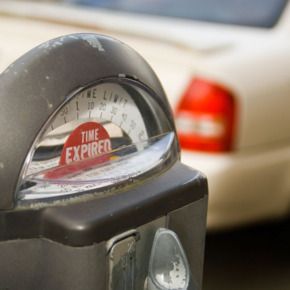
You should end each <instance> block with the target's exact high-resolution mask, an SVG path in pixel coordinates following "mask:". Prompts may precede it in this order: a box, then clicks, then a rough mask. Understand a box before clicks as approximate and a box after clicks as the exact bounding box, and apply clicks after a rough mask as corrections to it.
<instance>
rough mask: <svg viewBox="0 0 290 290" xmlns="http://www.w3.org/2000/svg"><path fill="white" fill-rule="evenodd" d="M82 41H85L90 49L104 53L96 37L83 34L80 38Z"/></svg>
mask: <svg viewBox="0 0 290 290" xmlns="http://www.w3.org/2000/svg"><path fill="white" fill-rule="evenodd" d="M81 38H82V39H83V40H85V41H86V42H87V43H88V44H89V45H90V46H91V47H93V48H96V49H97V50H98V51H101V52H104V51H105V49H104V48H103V46H102V44H101V42H100V41H99V39H98V37H97V36H96V35H91V34H87V35H86V34H84V35H82V36H81Z"/></svg>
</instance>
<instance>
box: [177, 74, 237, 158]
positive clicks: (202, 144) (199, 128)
mask: <svg viewBox="0 0 290 290" xmlns="http://www.w3.org/2000/svg"><path fill="white" fill-rule="evenodd" d="M234 117H235V101H234V98H233V96H232V94H231V92H229V91H228V90H227V89H225V88H223V87H221V86H219V85H217V84H215V83H212V82H209V81H207V80H202V79H193V80H192V82H191V83H190V85H189V86H188V88H187V89H186V91H185V93H184V95H183V96H182V98H181V101H180V103H179V105H178V107H177V112H176V126H177V132H178V136H179V142H180V145H181V147H182V148H184V149H190V150H201V151H211V152H224V151H230V150H232V148H233V133H234V132H233V131H234Z"/></svg>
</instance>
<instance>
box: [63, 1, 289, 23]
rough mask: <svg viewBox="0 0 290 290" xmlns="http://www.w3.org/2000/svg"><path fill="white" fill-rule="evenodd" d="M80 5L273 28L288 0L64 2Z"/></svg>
mask: <svg viewBox="0 0 290 290" xmlns="http://www.w3.org/2000/svg"><path fill="white" fill-rule="evenodd" d="M67 1H68V2H71V3H72V2H73V3H77V4H82V5H92V6H95V7H102V8H107V9H114V10H121V11H126V12H133V13H145V14H152V15H159V16H170V17H178V18H184V19H192V20H199V21H207V22H218V23H225V24H235V25H246V26H256V27H268V28H270V27H273V26H274V25H275V24H276V23H277V21H278V19H279V17H280V15H281V13H282V11H283V8H284V7H285V5H286V3H287V0H67Z"/></svg>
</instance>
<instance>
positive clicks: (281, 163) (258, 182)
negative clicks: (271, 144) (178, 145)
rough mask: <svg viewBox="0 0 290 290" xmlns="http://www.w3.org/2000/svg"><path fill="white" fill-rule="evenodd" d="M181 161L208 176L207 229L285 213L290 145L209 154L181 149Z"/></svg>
mask: <svg viewBox="0 0 290 290" xmlns="http://www.w3.org/2000/svg"><path fill="white" fill-rule="evenodd" d="M181 159H182V162H183V163H185V164H187V165H189V166H191V167H194V168H197V169H198V170H200V171H202V172H203V173H204V174H205V175H206V176H207V177H208V184H209V207H208V221H207V223H208V229H209V230H214V229H222V228H227V227H233V226H237V225H242V224H246V223H250V222H257V221H259V220H263V219H271V218H277V217H281V216H283V215H285V214H286V213H287V212H288V207H289V196H290V195H289V192H290V147H289V146H285V147H280V148H270V149H268V150H248V151H243V153H239V152H238V153H230V154H208V153H199V152H190V151H182V154H181Z"/></svg>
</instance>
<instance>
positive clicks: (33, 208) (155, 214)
mask: <svg viewBox="0 0 290 290" xmlns="http://www.w3.org/2000/svg"><path fill="white" fill-rule="evenodd" d="M0 136H1V142H0V289H1V290H2V289H7V290H8V289H9V290H10V289H11V290H12V289H21V290H33V289H41V290H45V289H47V290H58V289H59V290H84V289H86V290H93V289H94V290H95V289H100V290H140V289H144V290H159V289H160V290H161V289H162V290H166V289H176V290H177V289H178V290H183V289H184V290H185V289H188V290H193V289H194V290H195V289H197V290H198V289H201V281H202V266H203V250H204V237H205V220H206V208H207V183H206V179H205V177H204V176H203V175H202V174H201V173H199V172H198V171H196V170H193V169H189V168H188V167H186V166H184V165H182V164H181V163H180V161H179V146H178V142H177V139H176V133H175V128H174V122H173V117H172V114H171V111H170V107H169V104H168V102H167V99H166V96H165V94H164V91H163V89H162V87H161V85H160V83H159V81H158V79H157V77H156V75H155V74H154V72H153V71H152V69H151V68H150V67H149V65H148V64H147V63H146V61H145V60H144V59H143V58H142V57H141V56H140V55H138V54H137V53H136V52H135V51H134V50H132V49H131V48H129V47H128V46H126V45H125V44H123V43H121V42H119V41H117V40H115V39H112V38H109V37H106V36H100V35H95V34H75V35H68V36H64V37H60V38H57V39H54V40H51V41H48V42H46V43H44V44H41V45H40V46H38V47H36V48H34V49H33V50H31V51H30V52H28V53H27V54H25V55H24V56H22V57H21V58H19V59H18V60H17V61H16V62H15V63H13V64H12V65H11V66H9V67H8V68H7V69H6V70H5V71H4V72H3V73H2V74H1V78H0Z"/></svg>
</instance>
